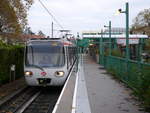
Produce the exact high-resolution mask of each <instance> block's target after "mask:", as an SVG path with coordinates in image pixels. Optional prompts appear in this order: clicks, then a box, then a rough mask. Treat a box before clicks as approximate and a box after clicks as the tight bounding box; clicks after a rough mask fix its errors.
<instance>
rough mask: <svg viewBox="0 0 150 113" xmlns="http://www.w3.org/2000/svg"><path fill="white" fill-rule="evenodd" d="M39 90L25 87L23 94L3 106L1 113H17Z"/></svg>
mask: <svg viewBox="0 0 150 113" xmlns="http://www.w3.org/2000/svg"><path fill="white" fill-rule="evenodd" d="M37 90H38V89H35V88H33V87H25V88H24V89H23V90H22V91H21V92H19V93H17V94H16V95H14V96H13V97H11V98H9V99H8V100H7V101H5V102H4V103H3V104H1V106H0V113H15V112H16V111H17V110H18V109H19V108H20V106H22V105H23V104H24V103H25V102H26V101H28V100H29V99H30V97H31V96H33V95H34V94H35V93H36V92H37Z"/></svg>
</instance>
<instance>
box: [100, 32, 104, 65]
mask: <svg viewBox="0 0 150 113" xmlns="http://www.w3.org/2000/svg"><path fill="white" fill-rule="evenodd" d="M101 51H102V59H101V61H102V65H103V66H104V47H103V30H102V31H101Z"/></svg>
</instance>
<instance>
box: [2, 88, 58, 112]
mask: <svg viewBox="0 0 150 113" xmlns="http://www.w3.org/2000/svg"><path fill="white" fill-rule="evenodd" d="M60 92H61V88H57V87H50V88H29V87H28V88H25V89H24V90H22V91H21V92H20V93H18V94H16V95H15V96H14V97H12V98H10V99H8V100H7V101H6V102H4V103H3V104H2V105H1V106H0V113H51V112H52V110H53V108H54V105H55V103H56V101H57V99H58V96H59V94H60Z"/></svg>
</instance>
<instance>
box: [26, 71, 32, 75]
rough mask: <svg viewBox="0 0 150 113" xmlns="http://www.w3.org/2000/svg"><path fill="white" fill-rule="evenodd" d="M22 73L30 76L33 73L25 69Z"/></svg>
mask: <svg viewBox="0 0 150 113" xmlns="http://www.w3.org/2000/svg"><path fill="white" fill-rule="evenodd" d="M24 74H25V76H32V75H33V73H32V72H31V71H26V72H25V73H24Z"/></svg>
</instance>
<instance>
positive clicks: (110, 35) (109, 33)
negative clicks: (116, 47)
mask: <svg viewBox="0 0 150 113" xmlns="http://www.w3.org/2000/svg"><path fill="white" fill-rule="evenodd" d="M104 27H109V56H111V21H109V26H106V25H104Z"/></svg>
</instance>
